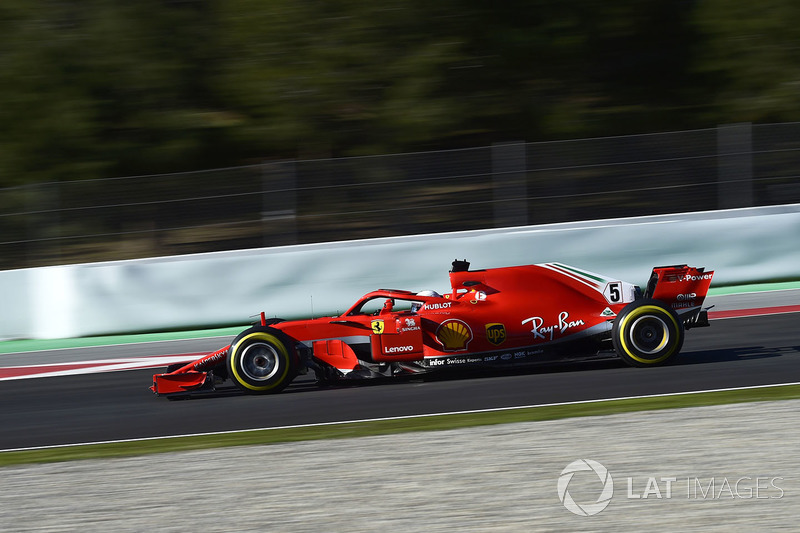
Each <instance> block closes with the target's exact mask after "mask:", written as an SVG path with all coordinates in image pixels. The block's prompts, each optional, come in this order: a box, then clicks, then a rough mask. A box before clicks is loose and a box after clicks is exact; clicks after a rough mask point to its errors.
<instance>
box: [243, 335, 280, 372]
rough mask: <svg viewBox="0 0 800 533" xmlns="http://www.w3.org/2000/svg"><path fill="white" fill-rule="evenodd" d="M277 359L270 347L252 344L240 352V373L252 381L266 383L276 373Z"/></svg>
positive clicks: (274, 351)
mask: <svg viewBox="0 0 800 533" xmlns="http://www.w3.org/2000/svg"><path fill="white" fill-rule="evenodd" d="M279 357H280V355H279V354H278V352H277V350H275V348H274V347H272V346H271V345H269V344H266V343H263V342H257V343H253V344H251V345H250V346H248V347H247V348H245V349H244V351H243V352H242V359H241V361H242V373H244V375H245V376H247V377H248V378H249V379H251V380H253V381H266V380H268V379H270V378H271V377H273V376H274V375H275V374H277V373H278V370H279V369H280V360H279Z"/></svg>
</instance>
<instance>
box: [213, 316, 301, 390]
mask: <svg viewBox="0 0 800 533" xmlns="http://www.w3.org/2000/svg"><path fill="white" fill-rule="evenodd" d="M226 367H227V370H228V376H229V377H230V378H231V381H233V382H234V383H235V384H236V386H237V387H239V388H240V389H242V390H243V391H244V392H247V393H250V394H270V393H275V392H280V391H281V390H283V389H284V388H285V387H286V386H287V385H288V384H289V383H291V381H292V380H293V379H294V377H295V375H296V374H297V363H296V357H295V355H294V350H293V349H292V348H291V346H290V343H289V342H288V340H287V339H286V337H285V336H284V335H283V334H282V333H281V332H279V331H278V330H275V329H273V328H269V327H263V326H261V327H259V326H255V327H252V328H250V329H247V330H245V331H243V332H242V333H240V334H239V336H237V337H236V338H235V339H234V340H233V343H231V347H230V349H229V350H228V359H227V362H226Z"/></svg>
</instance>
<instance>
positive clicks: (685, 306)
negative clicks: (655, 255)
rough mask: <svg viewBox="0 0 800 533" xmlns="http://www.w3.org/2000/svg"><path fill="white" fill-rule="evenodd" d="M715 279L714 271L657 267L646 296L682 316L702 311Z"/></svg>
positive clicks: (677, 266) (682, 267)
mask: <svg viewBox="0 0 800 533" xmlns="http://www.w3.org/2000/svg"><path fill="white" fill-rule="evenodd" d="M713 277H714V271H713V270H712V271H710V272H706V271H705V269H704V268H695V267H690V266H687V265H673V266H662V267H655V268H653V273H652V274H650V281H648V282H647V290H646V291H645V294H644V295H645V298H653V299H654V300H661V301H662V302H664V303H666V304H667V305H669V306H670V307H671V308H672V309H674V310H675V311H676V312H677V313H678V314H679V315H682V314H684V313H688V312H689V311H695V310H699V309H700V306H701V305H703V300H705V298H706V295H707V294H708V287H709V285H711V279H712V278H713Z"/></svg>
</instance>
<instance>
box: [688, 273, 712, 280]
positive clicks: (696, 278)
mask: <svg viewBox="0 0 800 533" xmlns="http://www.w3.org/2000/svg"><path fill="white" fill-rule="evenodd" d="M711 277H712V274H700V275H699V276H692V275H691V274H686V275H685V276H684V277H683V281H702V280H704V279H711Z"/></svg>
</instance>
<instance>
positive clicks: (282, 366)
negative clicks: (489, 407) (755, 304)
mask: <svg viewBox="0 0 800 533" xmlns="http://www.w3.org/2000/svg"><path fill="white" fill-rule="evenodd" d="M713 275H714V272H705V271H704V269H702V268H693V267H689V266H686V265H677V266H666V267H656V268H654V269H653V271H652V274H651V276H650V280H649V282H648V284H647V287H646V288H645V290H644V293H643V292H642V290H641V289H640V288H639V287H637V286H635V285H632V284H630V283H626V282H624V281H620V280H617V279H614V278H608V277H605V276H601V275H598V274H594V273H591V272H586V271H584V270H580V269H577V268H574V267H570V266H567V265H563V264H559V263H548V264H540V265H527V266H515V267H505V268H492V269H486V270H469V263H468V262H466V261H454V262H453V267H452V270H451V271H450V291H449V292H447V293H445V294H441V295H440V294H438V293H436V292H433V291H422V292H411V291H403V290H378V291H373V292H370V293H368V294H366V295H364V296H363V297H362V298H361V299H359V300H358V301H357V302H356V303H355V304H354V305H353V306H352V307H351V308H350V309H348V310H347V311H346V312H344V313H343V314H342V315H340V316H334V317H327V318H316V319H311V320H294V321H283V320H280V319H266V318H265V315H264V313H261V322H260V324H256V325H254V326H253V327H251V328H249V329H247V330H245V331H243V332H242V333H241V334H239V335H238V336H237V337H236V338H235V339H234V340H233V342H232V343H231V344H230V345H229V346H226V347H224V348H222V349H221V350H218V351H216V352H214V353H212V354H209V355H207V356H205V357H203V358H201V359H198V360H197V361H193V362H189V363H186V364H179V365H173V367H171V368H169V369H168V371H167V373H165V374H157V375H155V376H153V386H152V387H151V389H152V390H153V392H155V393H156V394H159V395H173V394H186V393H187V392H191V391H195V390H200V389H203V390H208V389H212V388H213V387H214V383H215V382H220V380H225V379H230V380H232V381H233V383H235V384H236V385H237V386H238V387H239V388H240V389H242V390H243V391H245V392H248V393H257V394H260V393H274V392H278V391H280V390H282V389H283V388H284V387H286V386H287V385H288V384H289V383H291V381H292V380H293V379H294V378H295V377H296V376H297V375H298V374H305V373H307V372H308V371H309V370H311V371H313V372H314V373H315V375H316V378H317V380H318V381H320V382H323V383H326V382H331V381H337V380H348V379H364V378H373V377H390V376H396V375H400V374H409V373H412V374H415V373H421V372H431V371H434V370H439V369H445V368H448V367H463V366H469V365H472V366H480V365H483V366H487V365H491V366H495V365H498V366H500V365H522V364H530V363H538V362H545V361H553V360H576V359H585V358H590V357H597V355H598V354H599V353H600V352H601V351H603V350H611V349H613V350H615V351H616V354H617V356H619V357H620V358H621V359H623V360H624V361H625V362H627V363H629V364H631V365H633V366H655V365H660V364H663V363H666V362H667V361H669V360H670V359H671V358H673V357H674V356H675V355H676V354H678V352H679V351H680V349H681V346H682V345H683V338H684V330H686V329H689V328H692V327H700V326H708V314H707V311H706V310H704V309H703V308H702V304H703V300H704V299H705V296H706V293H707V292H708V287H709V285H710V284H711V278H712V277H713Z"/></svg>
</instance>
